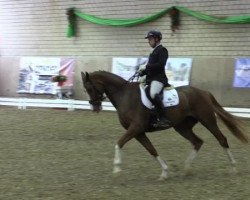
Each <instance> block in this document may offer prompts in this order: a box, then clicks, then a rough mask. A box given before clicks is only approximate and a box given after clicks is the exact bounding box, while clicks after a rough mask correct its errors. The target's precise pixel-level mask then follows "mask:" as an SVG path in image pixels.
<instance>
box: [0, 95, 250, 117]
mask: <svg viewBox="0 0 250 200" xmlns="http://www.w3.org/2000/svg"><path fill="white" fill-rule="evenodd" d="M0 105H4V106H17V107H18V109H26V108H27V107H40V108H64V109H67V110H69V111H73V110H75V109H84V110H90V109H91V106H90V104H89V102H88V101H80V100H73V99H67V100H65V99H29V98H0ZM102 107H103V110H107V111H115V110H116V109H115V108H114V106H113V105H112V104H111V103H110V102H103V103H102ZM224 109H225V110H227V111H228V112H230V113H231V114H233V115H236V116H239V117H246V118H250V108H232V107H224Z"/></svg>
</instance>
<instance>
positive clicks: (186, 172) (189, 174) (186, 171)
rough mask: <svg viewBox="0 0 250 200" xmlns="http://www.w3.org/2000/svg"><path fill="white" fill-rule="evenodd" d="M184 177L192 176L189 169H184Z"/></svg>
mask: <svg viewBox="0 0 250 200" xmlns="http://www.w3.org/2000/svg"><path fill="white" fill-rule="evenodd" d="M184 175H185V176H192V175H193V172H192V170H191V169H185V173H184Z"/></svg>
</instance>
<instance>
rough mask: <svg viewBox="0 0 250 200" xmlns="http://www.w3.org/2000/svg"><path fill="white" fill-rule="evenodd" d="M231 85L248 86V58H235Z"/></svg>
mask: <svg viewBox="0 0 250 200" xmlns="http://www.w3.org/2000/svg"><path fill="white" fill-rule="evenodd" d="M233 87H239V88H250V58H237V59H235V69H234V79H233Z"/></svg>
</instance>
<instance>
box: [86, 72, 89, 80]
mask: <svg viewBox="0 0 250 200" xmlns="http://www.w3.org/2000/svg"><path fill="white" fill-rule="evenodd" d="M85 75H86V76H85V78H86V81H89V73H88V72H86V73H85Z"/></svg>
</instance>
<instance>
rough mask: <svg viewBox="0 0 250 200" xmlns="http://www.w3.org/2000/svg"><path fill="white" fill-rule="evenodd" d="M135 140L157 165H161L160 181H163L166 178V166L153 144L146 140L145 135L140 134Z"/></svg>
mask: <svg viewBox="0 0 250 200" xmlns="http://www.w3.org/2000/svg"><path fill="white" fill-rule="evenodd" d="M135 138H136V139H137V141H138V142H140V143H141V145H142V146H144V147H145V149H147V151H148V152H149V153H150V154H151V155H152V156H154V157H155V159H156V160H157V161H158V162H159V164H160V165H161V168H162V173H161V175H160V180H165V179H167V177H168V174H167V169H168V167H167V164H166V162H165V161H164V160H162V158H161V157H160V156H159V155H158V153H157V151H156V149H155V148H154V146H153V144H152V143H151V142H150V140H149V139H148V137H147V136H146V135H145V133H142V134H140V135H138V136H136V137H135Z"/></svg>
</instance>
